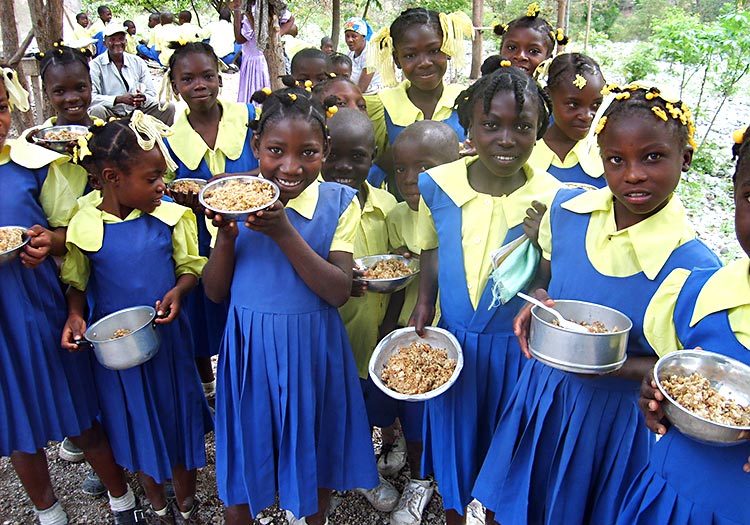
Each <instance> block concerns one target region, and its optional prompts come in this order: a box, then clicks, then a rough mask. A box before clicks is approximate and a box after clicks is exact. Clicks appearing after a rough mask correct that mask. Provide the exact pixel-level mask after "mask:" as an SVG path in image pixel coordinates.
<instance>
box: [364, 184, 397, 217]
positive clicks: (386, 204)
mask: <svg viewBox="0 0 750 525" xmlns="http://www.w3.org/2000/svg"><path fill="white" fill-rule="evenodd" d="M365 186H366V187H367V198H366V199H365V205H364V207H363V208H362V213H372V212H373V211H376V210H377V211H380V213H381V214H382V215H383V218H385V216H386V215H387V214H388V212H389V211H391V209H392V208H393V206H394V205H395V200H394V199H393V198H392V195H391V194H390V193H388V192H387V191H385V190H381V189H380V188H374V187H372V185H370V183H369V182H367V181H365Z"/></svg>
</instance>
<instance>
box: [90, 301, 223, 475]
mask: <svg viewBox="0 0 750 525" xmlns="http://www.w3.org/2000/svg"><path fill="white" fill-rule="evenodd" d="M157 330H159V332H160V333H161V346H160V347H159V351H158V352H157V353H156V355H155V356H154V357H153V358H152V359H150V360H149V361H147V362H145V363H143V364H142V365H138V366H136V367H133V368H129V369H127V370H109V369H106V368H104V367H103V366H101V365H100V364H99V363H98V362H96V365H95V378H96V387H97V391H98V393H99V398H100V402H101V406H102V416H101V420H102V425H103V426H104V429H105V430H106V432H107V436H108V437H109V442H110V444H111V446H112V452H113V453H114V456H115V461H116V462H117V463H118V464H119V465H121V466H123V467H125V468H127V469H128V470H131V471H133V472H135V471H141V472H144V473H146V474H148V475H149V476H151V477H152V478H154V479H155V480H156V481H157V482H163V481H164V480H167V479H171V478H172V469H173V468H174V467H177V466H184V467H185V468H186V469H188V470H192V469H196V468H200V467H204V466H205V465H206V449H205V438H204V436H205V434H206V433H207V432H210V431H211V429H212V427H213V424H212V421H211V413H210V412H209V410H208V405H207V404H206V398H205V397H204V395H203V389H202V388H201V383H200V379H199V378H198V372H197V371H196V368H195V362H194V360H193V352H192V348H191V347H190V345H189V344H185V343H184V340H185V339H189V338H190V326H189V324H188V322H187V318H186V316H185V315H180V316H179V317H178V318H177V319H175V320H174V321H172V322H171V323H169V324H166V325H159V326H158V327H157Z"/></svg>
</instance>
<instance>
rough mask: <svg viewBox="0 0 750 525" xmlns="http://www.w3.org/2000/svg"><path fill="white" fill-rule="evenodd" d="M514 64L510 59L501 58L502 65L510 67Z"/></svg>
mask: <svg viewBox="0 0 750 525" xmlns="http://www.w3.org/2000/svg"><path fill="white" fill-rule="evenodd" d="M512 65H513V64H511V62H510V60H501V61H500V67H510V66H512Z"/></svg>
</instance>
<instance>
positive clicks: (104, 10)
mask: <svg viewBox="0 0 750 525" xmlns="http://www.w3.org/2000/svg"><path fill="white" fill-rule="evenodd" d="M96 12H97V14H98V15H99V18H101V20H102V22H104V23H105V24H109V22H110V20H112V11H111V10H110V8H109V7H107V6H106V5H100V6H99V7H98V8H97V9H96Z"/></svg>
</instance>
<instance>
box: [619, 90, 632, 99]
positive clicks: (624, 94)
mask: <svg viewBox="0 0 750 525" xmlns="http://www.w3.org/2000/svg"><path fill="white" fill-rule="evenodd" d="M629 98H630V92H628V91H624V92H622V93H618V94H617V95H615V99H616V100H627V99H629Z"/></svg>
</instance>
